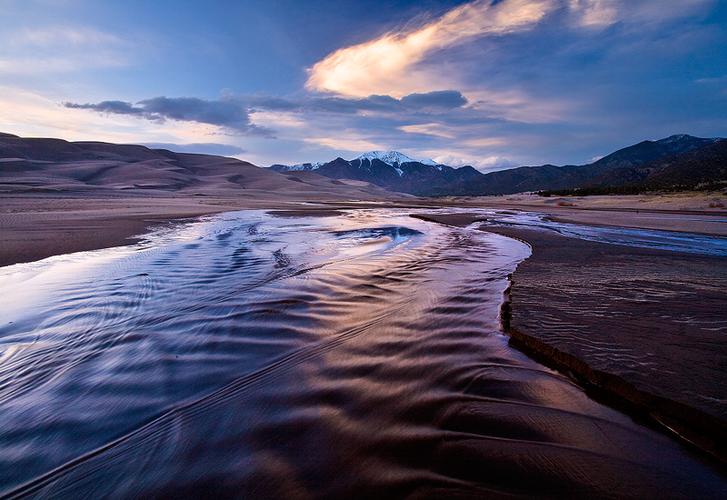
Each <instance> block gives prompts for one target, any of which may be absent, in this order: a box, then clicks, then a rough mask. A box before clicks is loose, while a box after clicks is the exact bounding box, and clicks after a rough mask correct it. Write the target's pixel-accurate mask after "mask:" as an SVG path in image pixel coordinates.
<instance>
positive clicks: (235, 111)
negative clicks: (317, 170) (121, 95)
mask: <svg viewBox="0 0 727 500" xmlns="http://www.w3.org/2000/svg"><path fill="white" fill-rule="evenodd" d="M466 103H467V100H466V99H465V98H464V96H463V95H462V94H461V93H460V92H458V91H456V90H440V91H434V92H428V93H421V94H410V95H406V96H404V97H402V98H401V99H395V98H393V97H391V96H386V95H372V96H368V97H366V98H362V99H358V98H354V99H347V98H343V97H307V98H302V99H297V100H292V99H285V98H282V97H267V96H226V97H223V98H221V99H216V100H205V99H199V98H196V97H154V98H151V99H145V100H142V101H139V102H137V103H136V104H133V103H130V102H126V101H119V100H109V101H101V102H98V103H74V102H66V103H64V104H63V105H64V106H65V107H66V108H70V109H84V110H90V111H95V112H97V113H102V114H115V115H130V116H136V117H139V118H143V119H146V120H150V121H157V122H164V121H165V120H176V121H191V122H197V123H206V124H210V125H216V126H218V127H222V128H224V129H226V130H228V131H232V132H235V133H242V134H249V135H262V136H269V137H272V136H273V133H272V129H271V128H268V127H267V126H265V125H263V124H262V123H263V122H266V123H270V124H271V125H273V126H276V125H281V126H283V127H288V128H290V127H296V126H301V122H300V121H299V120H296V119H295V118H294V114H296V113H297V114H303V113H335V114H356V113H362V112H381V113H402V112H418V113H438V112H443V111H448V110H452V109H456V108H459V107H462V106H464V105H465V104H466ZM251 114H255V115H257V119H256V121H255V122H253V121H252V120H251ZM276 117H278V118H280V120H281V121H280V123H278V124H276V123H275V122H274V119H275V118H276Z"/></svg>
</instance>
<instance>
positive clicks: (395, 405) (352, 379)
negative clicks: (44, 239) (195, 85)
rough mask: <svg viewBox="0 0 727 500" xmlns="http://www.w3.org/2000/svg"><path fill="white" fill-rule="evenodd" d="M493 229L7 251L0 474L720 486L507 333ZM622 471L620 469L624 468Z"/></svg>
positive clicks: (224, 228) (25, 477) (3, 485)
mask: <svg viewBox="0 0 727 500" xmlns="http://www.w3.org/2000/svg"><path fill="white" fill-rule="evenodd" d="M528 252H529V250H528V248H527V246H526V245H524V244H521V243H519V242H516V241H514V240H510V239H508V238H504V237H501V236H497V235H493V234H488V233H483V232H480V231H473V230H468V229H458V228H449V227H444V226H440V225H436V224H429V223H426V222H423V221H419V220H415V219H411V218H409V217H407V216H406V213H404V212H397V211H394V210H384V209H381V210H368V211H367V210H359V211H351V212H349V213H346V214H345V215H343V216H340V217H330V218H298V219H293V218H287V219H281V218H273V217H269V216H267V215H266V214H265V213H263V212H257V211H246V212H235V213H228V214H223V215H220V216H215V217H209V218H206V219H204V220H202V221H199V222H194V223H190V224H185V225H180V226H174V227H170V228H168V229H167V230H165V231H160V232H158V233H155V234H152V235H150V236H149V237H148V240H147V241H146V242H144V243H143V244H140V245H137V246H130V247H123V248H117V249H107V250H100V251H96V252H85V253H81V254H73V255H68V256H59V257H54V258H51V259H46V260H44V261H40V262H37V263H31V264H19V265H16V266H10V267H6V268H1V269H0V293H2V294H3V296H4V297H7V298H8V300H7V301H4V302H3V303H2V304H1V305H0V350H1V354H0V422H2V426H0V492H2V491H4V492H6V493H7V492H11V491H14V493H15V494H18V495H21V494H27V495H36V496H41V495H56V496H66V497H78V496H94V497H100V496H108V495H110V496H118V497H123V496H132V495H133V496H150V495H152V496H153V495H156V496H165V495H172V494H176V495H184V494H189V495H193V494H196V495H201V494H206V495H214V494H235V495H237V496H255V497H277V498H280V497H291V496H292V497H309V496H345V495H351V494H354V495H359V496H366V495H370V494H373V493H377V494H379V495H381V494H382V492H384V493H383V494H385V495H390V496H402V495H407V494H413V495H418V496H441V495H453V494H462V495H485V494H491V493H495V492H499V493H505V494H525V495H527V494H540V495H548V494H550V495H553V494H558V493H563V492H569V493H572V494H595V495H600V496H606V495H631V496H637V495H640V494H653V493H655V492H657V491H665V492H668V493H669V494H680V493H682V494H708V493H710V492H712V493H714V492H715V491H719V490H720V489H721V488H724V483H723V482H722V480H721V479H720V478H719V477H718V476H716V475H715V474H714V473H713V472H712V471H710V470H709V469H707V468H705V467H704V466H703V465H702V464H700V463H698V462H695V461H694V460H693V459H691V458H690V457H689V456H688V455H686V454H685V453H684V451H683V450H681V449H680V448H679V447H678V446H676V445H675V444H673V443H672V442H671V441H669V440H667V439H666V438H664V437H662V436H660V435H656V434H654V433H653V432H651V431H648V430H646V429H644V428H641V427H639V426H637V425H635V424H634V423H632V422H631V421H630V420H629V419H627V418H625V417H624V416H622V415H620V414H618V413H616V412H614V411H612V410H609V409H607V408H604V407H602V406H600V405H598V404H596V403H594V402H592V401H590V400H589V399H588V398H587V397H586V396H585V395H584V394H583V393H582V391H581V390H579V389H578V388H577V387H575V386H573V385H572V384H571V383H570V382H569V381H568V380H567V379H565V378H563V377H561V376H560V375H558V374H555V373H553V372H551V371H549V370H547V369H545V368H543V367H541V366H540V365H538V364H536V363H534V362H532V361H530V360H528V359H527V358H525V357H523V356H522V355H520V354H519V353H517V352H514V351H512V350H511V349H509V348H508V347H507V344H506V341H505V339H503V337H502V336H501V335H499V333H498V328H499V326H498V317H497V316H498V311H499V305H500V302H501V298H502V292H503V290H504V288H505V287H506V285H507V282H506V279H505V278H506V276H507V274H508V273H510V272H512V270H513V269H514V267H515V266H516V265H517V263H518V262H519V261H521V260H522V259H524V258H526V257H527V255H528ZM614 478H618V481H614Z"/></svg>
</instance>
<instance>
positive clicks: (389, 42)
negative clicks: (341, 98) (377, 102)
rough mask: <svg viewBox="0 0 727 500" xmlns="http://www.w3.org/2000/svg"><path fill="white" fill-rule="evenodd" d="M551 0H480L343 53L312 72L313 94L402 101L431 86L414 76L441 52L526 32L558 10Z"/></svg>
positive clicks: (314, 68)
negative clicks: (416, 69) (485, 38)
mask: <svg viewBox="0 0 727 500" xmlns="http://www.w3.org/2000/svg"><path fill="white" fill-rule="evenodd" d="M553 6H554V3H553V2H552V1H551V0H510V1H502V2H497V3H494V2H492V1H491V0H477V1H475V2H471V3H468V4H465V5H462V6H460V7H457V8H455V9H452V10H450V11H449V12H447V13H446V14H444V15H443V16H441V17H440V18H438V19H435V20H433V21H430V22H428V23H426V24H424V25H422V26H420V27H419V28H417V29H414V30H412V31H408V32H403V33H387V34H385V35H383V36H381V37H379V38H376V39H374V40H371V41H368V42H365V43H362V44H359V45H354V46H351V47H346V48H343V49H339V50H337V51H335V52H333V53H332V54H330V55H328V56H327V57H325V58H324V59H323V60H321V61H319V62H318V63H316V64H315V65H313V67H312V68H310V69H309V71H308V73H309V76H308V81H307V83H306V87H307V88H308V89H309V90H314V91H320V92H332V93H336V94H341V95H347V96H358V97H363V96H368V95H371V94H389V95H393V96H395V97H400V96H402V95H403V94H404V93H407V92H413V91H415V90H421V88H419V89H417V87H426V86H427V83H428V82H422V83H416V82H411V81H410V80H412V79H410V76H411V75H409V72H410V71H411V69H412V68H413V67H414V66H415V65H416V64H418V63H420V62H422V61H423V60H424V59H425V58H426V57H427V56H429V55H430V54H432V53H434V52H435V51H438V50H441V49H446V48H450V47H454V46H457V45H460V44H463V43H465V42H468V41H470V40H472V39H474V38H478V37H483V36H487V35H502V34H506V33H512V32H516V31H521V30H526V29H528V28H531V27H532V26H534V25H535V24H536V23H538V22H539V21H540V20H541V19H543V17H545V15H546V14H547V13H548V12H549V11H550V10H552V8H553Z"/></svg>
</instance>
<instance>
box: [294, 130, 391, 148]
mask: <svg viewBox="0 0 727 500" xmlns="http://www.w3.org/2000/svg"><path fill="white" fill-rule="evenodd" d="M304 141H305V142H309V143H312V144H316V145H319V146H325V147H327V148H330V149H334V150H337V151H348V152H351V153H360V152H363V151H373V150H383V149H387V148H386V147H385V146H382V145H381V144H378V143H375V142H372V141H371V140H369V139H366V138H363V137H359V136H356V135H355V134H352V133H351V132H349V133H344V134H343V135H342V136H339V135H336V136H331V137H306V138H305V139H304Z"/></svg>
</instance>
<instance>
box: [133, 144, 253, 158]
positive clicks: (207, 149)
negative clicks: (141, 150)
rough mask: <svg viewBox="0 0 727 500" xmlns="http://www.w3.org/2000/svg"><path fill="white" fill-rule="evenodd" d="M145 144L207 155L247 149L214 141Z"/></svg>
mask: <svg viewBox="0 0 727 500" xmlns="http://www.w3.org/2000/svg"><path fill="white" fill-rule="evenodd" d="M143 145H144V146H146V147H148V148H152V149H168V150H169V151H174V152H176V153H201V154H207V155H222V156H233V155H239V154H242V153H245V152H246V151H245V150H244V149H242V148H239V147H237V146H232V145H230V144H216V143H212V142H203V143H193V144H174V143H170V142H153V143H144V144H143Z"/></svg>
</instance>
